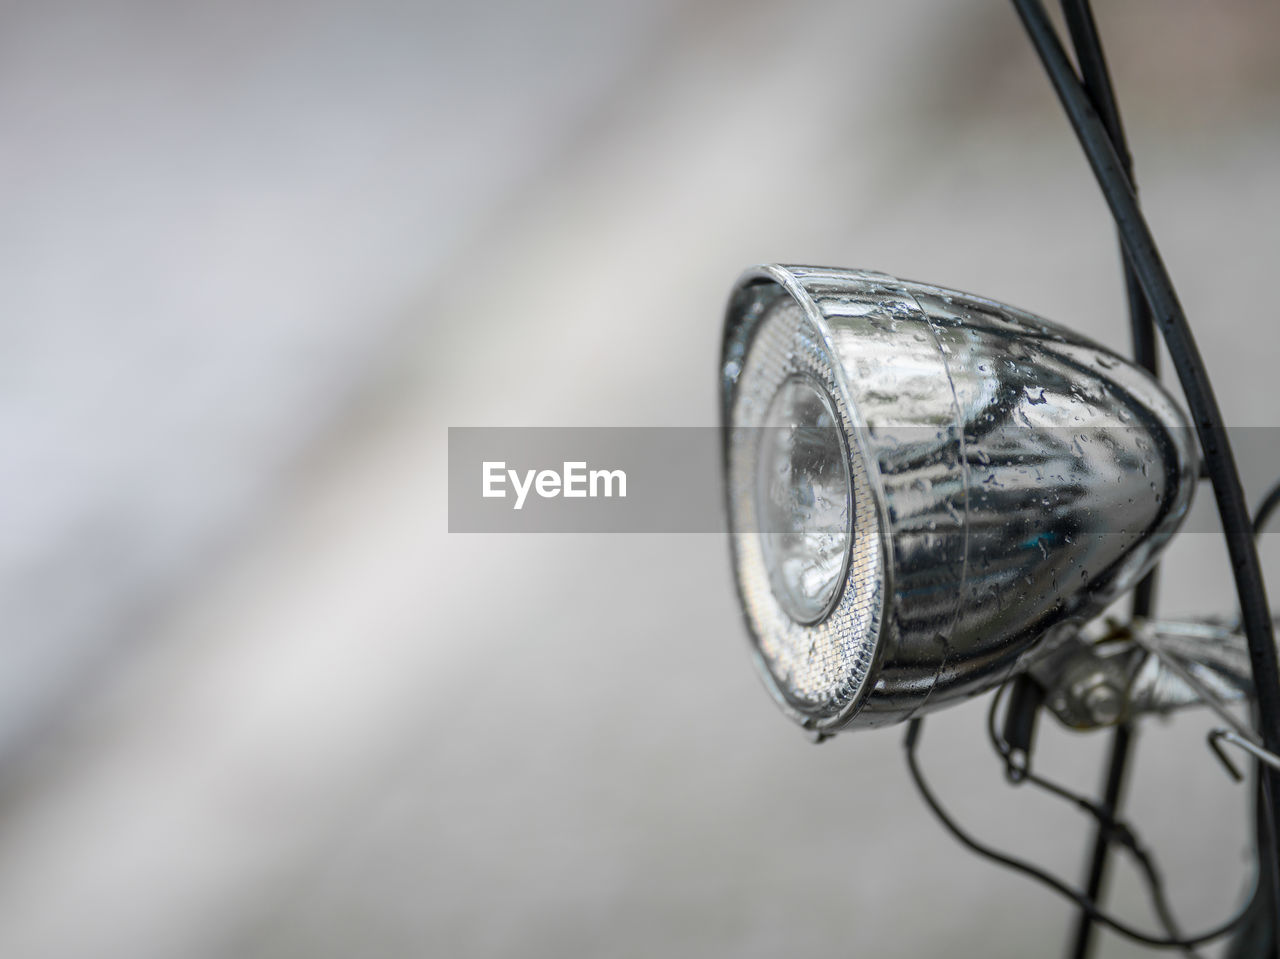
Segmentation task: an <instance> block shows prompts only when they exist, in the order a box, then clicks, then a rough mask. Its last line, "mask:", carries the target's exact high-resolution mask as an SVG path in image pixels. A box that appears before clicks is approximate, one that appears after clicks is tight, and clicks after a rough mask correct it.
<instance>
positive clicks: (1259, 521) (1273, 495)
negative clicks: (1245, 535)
mask: <svg viewBox="0 0 1280 959" xmlns="http://www.w3.org/2000/svg"><path fill="white" fill-rule="evenodd" d="M1277 506H1280V482H1278V483H1276V485H1275V486H1273V487H1271V492H1269V493H1267V495H1266V496H1265V497H1263V499H1262V502H1261V503H1260V504H1259V505H1258V511H1257V512H1256V513H1254V514H1253V535H1254V538H1255V539H1256V538H1257V537H1258V536H1261V535H1262V531H1263V529H1265V528H1266V525H1267V520H1269V519H1271V514H1272V513H1274V512H1275V511H1276V507H1277Z"/></svg>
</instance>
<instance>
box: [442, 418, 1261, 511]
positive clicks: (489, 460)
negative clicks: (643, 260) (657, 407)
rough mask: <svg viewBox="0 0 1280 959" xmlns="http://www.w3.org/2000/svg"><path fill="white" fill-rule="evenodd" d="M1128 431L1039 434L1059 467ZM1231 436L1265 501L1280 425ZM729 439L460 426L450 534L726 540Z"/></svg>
mask: <svg viewBox="0 0 1280 959" xmlns="http://www.w3.org/2000/svg"><path fill="white" fill-rule="evenodd" d="M1012 428H1013V427H1010V429H1012ZM764 432H767V430H766V429H765V428H760V429H755V430H736V431H734V433H733V436H732V438H731V439H732V442H734V443H758V442H759V441H760V436H759V435H754V436H753V435H751V434H753V433H754V434H762V433H764ZM896 432H898V433H900V435H901V439H902V441H903V443H904V445H908V446H909V445H913V444H916V443H919V444H920V445H927V443H921V442H920V441H921V439H922V437H923V438H924V439H927V438H928V437H924V434H925V433H926V432H929V431H924V430H919V429H917V428H905V429H902V430H899V431H896ZM1119 432H1121V431H1120V430H1118V429H1114V428H1108V429H1084V430H1080V429H1074V430H1045V429H1040V430H1039V433H1040V434H1041V436H1040V437H1038V440H1043V448H1044V449H1045V451H1046V463H1051V461H1052V458H1053V456H1054V450H1062V451H1069V450H1071V449H1073V448H1075V449H1079V448H1080V447H1081V446H1082V445H1083V446H1088V445H1089V444H1091V443H1095V442H1096V443H1104V444H1114V443H1115V442H1117V441H1118V440H1120V439H1122V438H1120V437H1116V436H1114V435H1112V436H1110V437H1109V436H1108V434H1116V433H1119ZM1229 432H1230V437H1231V442H1232V446H1233V449H1234V450H1235V454H1236V458H1237V460H1238V463H1239V466H1240V472H1241V476H1242V479H1243V481H1244V487H1245V490H1246V492H1247V495H1248V497H1249V502H1250V504H1251V505H1252V506H1256V504H1257V503H1258V502H1259V501H1260V500H1261V498H1262V497H1263V496H1264V495H1265V493H1266V491H1267V490H1268V489H1270V488H1271V486H1272V484H1274V483H1275V482H1276V480H1277V479H1278V478H1280V428H1276V427H1237V428H1234V429H1232V430H1230V431H1229ZM917 433H918V434H921V435H920V436H917V435H916V434H917ZM724 440H725V431H723V430H722V429H720V428H718V427H450V429H449V532H451V533H724V532H726V531H727V528H728V522H727V518H726V511H725V505H724V492H723V476H722V473H723V455H724V454H723V446H724ZM1192 445H1193V446H1194V440H1193V441H1192ZM1064 455H1065V456H1066V457H1067V458H1068V459H1069V456H1070V454H1069V453H1067V452H1064ZM1064 462H1065V460H1064ZM1025 465H1026V464H1018V465H1017V467H1016V468H1017V469H1019V470H1021V469H1023V467H1025ZM983 468H984V469H985V468H986V464H983ZM1134 469H1135V470H1136V469H1140V464H1135V465H1134ZM1199 486H1200V488H1199V489H1198V490H1197V492H1196V496H1195V500H1194V502H1193V504H1192V507H1191V510H1190V513H1189V515H1188V517H1187V519H1186V521H1185V522H1184V523H1183V525H1182V531H1183V532H1186V533H1217V532H1219V530H1220V525H1219V522H1218V515H1217V510H1216V508H1215V506H1214V501H1213V491H1212V489H1210V488H1209V484H1208V483H1207V482H1202V483H1200V484H1199ZM486 494H487V495H486ZM1272 528H1273V529H1275V530H1280V517H1278V518H1277V524H1276V525H1275V526H1274V527H1272ZM1116 532H1125V531H1124V530H1116Z"/></svg>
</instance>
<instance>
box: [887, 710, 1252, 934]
mask: <svg viewBox="0 0 1280 959" xmlns="http://www.w3.org/2000/svg"><path fill="white" fill-rule="evenodd" d="M923 725H924V721H923V720H922V719H920V718H919V717H917V718H915V719H913V720H911V722H910V723H908V725H907V734H906V736H905V737H904V739H903V746H904V748H905V750H906V755H907V769H908V770H909V771H910V773H911V778H912V780H913V781H914V782H915V785H916V789H918V790H919V791H920V796H921V798H922V799H924V801H925V804H926V805H927V806H928V807H929V809H930V810H932V812H933V814H934V815H935V816H936V817H937V818H938V821H939V822H941V823H942V825H943V826H945V827H946V829H947V831H948V832H950V833H951V835H952V836H954V837H955V838H956V839H957V840H958V841H959V842H960V843H961V844H962V845H964V846H966V847H967V848H968V849H970V850H971V851H972V852H975V853H977V854H978V855H979V856H982V857H983V858H986V859H990V860H991V861H992V862H995V863H998V864H999V865H1002V866H1004V867H1005V868H1007V869H1011V870H1013V871H1014V872H1019V873H1022V874H1023V875H1024V876H1027V877H1028V878H1030V879H1034V880H1035V881H1036V882H1038V883H1040V884H1041V885H1043V886H1047V887H1048V888H1049V889H1052V890H1053V891H1054V892H1056V893H1058V895H1060V896H1063V897H1065V898H1066V899H1069V900H1071V901H1072V902H1074V903H1075V904H1076V905H1077V906H1079V907H1080V909H1081V910H1083V911H1084V912H1085V913H1087V914H1088V916H1089V918H1090V919H1092V920H1093V921H1094V922H1096V923H1098V924H1099V925H1102V926H1106V927H1107V928H1108V929H1110V930H1112V931H1113V932H1116V933H1119V934H1120V935H1122V936H1124V937H1125V938H1127V939H1132V940H1133V941H1134V942H1139V943H1142V944H1143V945H1145V946H1151V947H1152V948H1156V949H1184V950H1185V949H1194V948H1195V947H1196V946H1199V945H1203V944H1204V943H1207V942H1212V941H1213V940H1214V939H1218V938H1221V937H1222V936H1225V935H1226V934H1227V933H1229V932H1231V931H1232V930H1233V929H1235V928H1236V927H1237V926H1238V925H1240V923H1241V922H1243V921H1244V919H1245V918H1246V916H1247V915H1248V914H1249V909H1250V906H1251V905H1252V902H1253V898H1254V896H1256V895H1257V890H1258V888H1259V883H1258V882H1257V881H1256V880H1255V883H1254V891H1253V893H1252V894H1251V895H1250V896H1249V900H1248V901H1247V902H1246V903H1245V905H1244V906H1243V907H1242V908H1241V909H1240V910H1239V911H1238V912H1236V914H1235V915H1233V916H1232V917H1231V918H1230V919H1228V920H1227V921H1226V922H1224V923H1222V924H1221V925H1218V926H1215V927H1213V928H1212V929H1209V930H1207V931H1206V932H1202V933H1197V934H1196V935H1194V936H1186V937H1179V936H1166V937H1161V936H1153V935H1151V934H1150V933H1146V932H1143V931H1142V930H1141V929H1137V928H1135V927H1134V926H1131V925H1129V924H1128V923H1127V922H1124V921H1123V920H1121V919H1117V918H1115V917H1114V916H1112V915H1111V914H1110V913H1107V912H1103V911H1102V910H1101V909H1099V908H1098V905H1097V903H1096V902H1094V901H1093V900H1092V899H1090V898H1089V897H1088V896H1086V895H1085V894H1084V893H1083V892H1081V891H1080V890H1079V889H1076V888H1074V887H1073V886H1070V885H1068V884H1067V883H1066V882H1064V881H1063V880H1061V879H1059V878H1058V877H1057V876H1055V875H1053V874H1052V873H1049V872H1046V871H1045V870H1043V869H1041V868H1040V867H1038V866H1036V865H1033V864H1032V863H1030V862H1027V861H1026V860H1025V859H1019V858H1017V857H1016V856H1011V855H1009V854H1008V853H1004V852H1001V851H1000V850H998V849H995V848H994V847H992V846H988V845H987V844H986V843H983V842H982V841H980V840H978V839H975V838H974V837H973V836H972V835H970V834H969V833H968V832H966V831H965V830H964V829H963V828H961V827H960V825H959V824H958V823H956V821H955V820H954V819H952V818H951V816H950V814H949V813H948V812H947V811H946V810H945V809H943V808H942V804H941V802H939V800H938V798H937V796H935V795H934V793H933V790H932V789H931V788H930V787H929V784H928V783H927V782H926V781H925V778H924V774H923V773H922V772H921V771H920V764H919V760H918V757H917V755H916V747H917V746H918V744H919V740H920V730H921V728H922V727H923Z"/></svg>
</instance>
